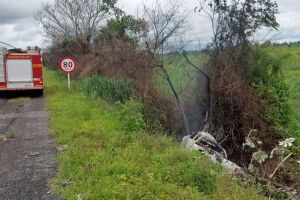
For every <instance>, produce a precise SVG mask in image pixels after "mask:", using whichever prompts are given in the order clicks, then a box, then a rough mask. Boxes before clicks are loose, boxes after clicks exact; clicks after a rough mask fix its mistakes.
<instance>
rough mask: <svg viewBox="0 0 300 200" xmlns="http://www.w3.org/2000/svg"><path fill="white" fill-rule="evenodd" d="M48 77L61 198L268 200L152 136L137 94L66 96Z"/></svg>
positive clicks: (51, 74)
mask: <svg viewBox="0 0 300 200" xmlns="http://www.w3.org/2000/svg"><path fill="white" fill-rule="evenodd" d="M45 73H46V75H45V80H46V99H47V105H48V108H49V112H50V119H51V121H50V126H51V131H52V134H53V135H54V136H55V137H56V138H57V141H58V143H59V147H58V149H59V155H58V166H59V169H58V177H57V178H56V179H55V180H53V183H52V188H53V191H55V192H56V193H57V194H59V196H60V197H62V198H63V199H74V200H75V199H95V200H96V199H147V200H148V199H216V200H219V199H241V200H244V199H249V200H250V199H264V198H263V197H262V196H260V195H258V191H257V190H255V189H252V188H251V187H250V186H248V187H247V188H246V187H245V186H242V185H243V183H242V182H240V181H238V180H232V179H230V178H229V177H228V176H227V175H225V174H224V173H223V172H222V169H221V167H220V166H218V165H213V164H212V163H211V162H210V161H209V160H208V158H207V157H206V156H204V155H202V154H201V153H198V152H194V151H188V150H184V149H182V148H181V147H180V146H179V144H178V143H177V142H176V141H175V139H174V138H173V137H170V136H166V135H164V134H162V133H152V134H149V133H147V131H145V129H144V128H143V125H144V122H143V115H142V114H141V113H140V109H141V105H140V103H139V102H138V101H137V100H134V96H133V97H132V98H131V100H127V101H125V102H124V103H123V104H122V103H121V102H119V103H111V102H110V101H105V100H104V99H102V98H101V95H100V96H97V95H90V94H89V93H87V92H84V91H82V90H81V85H80V84H78V82H77V81H74V83H73V89H72V91H68V90H67V87H66V80H65V78H64V77H63V76H61V75H60V74H59V73H58V72H56V71H54V70H50V69H47V68H46V69H45ZM99 80H101V78H99ZM85 81H87V80H85ZM92 83H93V82H91V85H90V86H91V87H92ZM86 84H87V83H86ZM105 84H106V83H105ZM116 84H117V85H118V83H116ZM74 85H76V86H74ZM84 87H85V88H86V87H87V86H86V85H85V86H84ZM108 95H110V94H108ZM125 95H126V94H125Z"/></svg>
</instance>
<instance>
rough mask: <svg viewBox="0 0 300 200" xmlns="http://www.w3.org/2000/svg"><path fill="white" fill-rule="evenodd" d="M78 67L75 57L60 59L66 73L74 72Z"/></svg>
mask: <svg viewBox="0 0 300 200" xmlns="http://www.w3.org/2000/svg"><path fill="white" fill-rule="evenodd" d="M76 67H77V62H76V59H75V58H73V57H64V58H63V59H61V61H60V68H61V69H62V70H63V71H64V72H65V73H72V72H74V71H75V69H76Z"/></svg>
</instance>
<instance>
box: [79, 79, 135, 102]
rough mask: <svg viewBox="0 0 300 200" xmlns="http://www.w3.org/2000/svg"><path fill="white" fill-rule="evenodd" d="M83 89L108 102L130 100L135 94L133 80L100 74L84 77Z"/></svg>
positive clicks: (82, 81) (81, 82)
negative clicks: (111, 77) (108, 77)
mask: <svg viewBox="0 0 300 200" xmlns="http://www.w3.org/2000/svg"><path fill="white" fill-rule="evenodd" d="M80 87H81V90H82V91H83V92H85V93H87V94H88V95H90V96H93V97H96V98H97V97H100V98H102V99H104V100H106V101H108V102H111V103H116V102H118V101H119V102H121V103H124V102H125V101H127V100H129V99H130V98H131V97H132V96H133V81H132V80H114V79H107V78H103V77H100V76H92V77H87V78H83V79H82V80H81V81H80Z"/></svg>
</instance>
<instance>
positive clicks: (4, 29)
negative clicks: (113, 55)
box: [0, 0, 300, 48]
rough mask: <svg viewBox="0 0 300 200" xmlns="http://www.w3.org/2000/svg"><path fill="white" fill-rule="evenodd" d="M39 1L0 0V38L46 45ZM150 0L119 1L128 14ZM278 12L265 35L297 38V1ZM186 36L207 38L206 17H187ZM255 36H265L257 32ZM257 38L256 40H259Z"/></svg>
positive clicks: (190, 3)
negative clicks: (37, 17) (38, 17)
mask: <svg viewBox="0 0 300 200" xmlns="http://www.w3.org/2000/svg"><path fill="white" fill-rule="evenodd" d="M41 1H42V0H0V41H4V42H7V43H9V44H12V45H14V46H16V47H21V48H25V47H27V46H36V45H38V46H41V47H45V45H46V44H47V43H46V42H45V38H43V36H42V29H41V28H40V26H39V25H38V24H37V23H36V22H35V20H34V18H33V15H34V14H35V13H36V12H37V10H38V9H39V8H40V5H41ZM145 1H146V2H150V1H152V0H119V3H118V4H119V6H120V7H121V8H123V9H124V10H125V11H127V12H128V13H129V14H133V15H135V14H136V13H137V10H139V9H140V8H141V4H142V3H143V2H145ZM186 2H187V3H186V4H185V5H186V9H188V10H193V8H194V7H195V5H197V2H198V0H186ZM277 2H278V5H279V10H280V14H279V15H278V16H277V20H278V22H279V23H280V29H279V31H278V32H276V33H272V34H270V35H267V37H266V38H272V39H273V40H277V41H298V40H300V0H277ZM190 19H191V20H190V22H189V24H190V26H189V29H190V31H189V33H188V38H189V39H193V40H199V41H201V42H203V43H206V42H207V41H210V38H211V31H210V29H211V28H210V27H211V26H210V24H209V22H208V20H207V19H206V18H205V17H201V16H199V15H196V14H193V15H192V16H191V17H190ZM257 38H265V34H260V35H259V36H258V37H257ZM258 40H259V39H258ZM1 46H2V45H1V44H0V47H1Z"/></svg>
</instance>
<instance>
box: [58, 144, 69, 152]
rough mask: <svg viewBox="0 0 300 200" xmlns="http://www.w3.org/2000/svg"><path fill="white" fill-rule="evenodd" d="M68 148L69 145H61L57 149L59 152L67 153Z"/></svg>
mask: <svg viewBox="0 0 300 200" xmlns="http://www.w3.org/2000/svg"><path fill="white" fill-rule="evenodd" d="M67 148H68V145H60V146H58V147H56V149H57V150H58V151H65V150H66V149H67Z"/></svg>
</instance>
